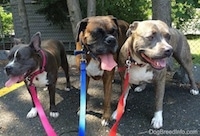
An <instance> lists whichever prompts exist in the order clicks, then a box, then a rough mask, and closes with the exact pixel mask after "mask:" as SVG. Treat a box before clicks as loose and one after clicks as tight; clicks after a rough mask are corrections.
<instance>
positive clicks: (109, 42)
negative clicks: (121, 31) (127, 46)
mask: <svg viewBox="0 0 200 136" xmlns="http://www.w3.org/2000/svg"><path fill="white" fill-rule="evenodd" d="M105 43H106V44H107V45H116V38H115V37H114V36H108V37H106V38H105Z"/></svg>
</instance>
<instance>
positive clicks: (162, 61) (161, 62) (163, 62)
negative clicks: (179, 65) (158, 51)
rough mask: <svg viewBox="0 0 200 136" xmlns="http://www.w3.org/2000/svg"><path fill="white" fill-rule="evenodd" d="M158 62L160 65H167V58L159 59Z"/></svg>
mask: <svg viewBox="0 0 200 136" xmlns="http://www.w3.org/2000/svg"><path fill="white" fill-rule="evenodd" d="M157 62H158V63H159V65H160V66H161V67H166V60H165V59H161V60H157Z"/></svg>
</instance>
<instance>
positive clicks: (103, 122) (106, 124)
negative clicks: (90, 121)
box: [101, 119, 109, 126]
mask: <svg viewBox="0 0 200 136" xmlns="http://www.w3.org/2000/svg"><path fill="white" fill-rule="evenodd" d="M108 122H109V121H108V119H102V121H101V125H102V126H108V125H109V123H108Z"/></svg>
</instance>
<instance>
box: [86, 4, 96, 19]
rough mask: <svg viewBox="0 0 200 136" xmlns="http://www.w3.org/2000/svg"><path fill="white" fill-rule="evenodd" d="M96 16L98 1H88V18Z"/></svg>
mask: <svg viewBox="0 0 200 136" xmlns="http://www.w3.org/2000/svg"><path fill="white" fill-rule="evenodd" d="M95 15H96V0H87V16H88V17H91V16H95Z"/></svg>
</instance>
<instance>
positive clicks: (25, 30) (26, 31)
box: [17, 0, 30, 43]
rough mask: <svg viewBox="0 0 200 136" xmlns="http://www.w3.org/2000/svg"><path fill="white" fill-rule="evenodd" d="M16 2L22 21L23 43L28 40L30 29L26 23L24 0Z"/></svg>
mask: <svg viewBox="0 0 200 136" xmlns="http://www.w3.org/2000/svg"><path fill="white" fill-rule="evenodd" d="M17 2H18V12H19V17H20V21H21V23H22V39H23V41H24V42H25V43H29V42H30V29H29V24H28V17H27V13H26V7H25V3H24V0H17Z"/></svg>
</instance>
